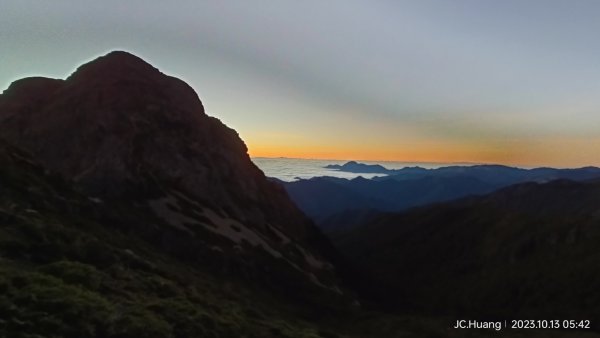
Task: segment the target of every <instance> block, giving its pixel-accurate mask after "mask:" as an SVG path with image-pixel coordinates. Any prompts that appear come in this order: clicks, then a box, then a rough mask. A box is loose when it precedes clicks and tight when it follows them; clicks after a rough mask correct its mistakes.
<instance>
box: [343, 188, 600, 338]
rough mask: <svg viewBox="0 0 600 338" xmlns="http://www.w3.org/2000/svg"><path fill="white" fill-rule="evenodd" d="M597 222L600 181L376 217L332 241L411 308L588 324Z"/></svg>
mask: <svg viewBox="0 0 600 338" xmlns="http://www.w3.org/2000/svg"><path fill="white" fill-rule="evenodd" d="M599 225H600V182H597V181H595V182H574V181H569V180H556V181H552V182H548V183H523V184H518V185H514V186H510V187H507V188H504V189H501V190H499V191H497V192H494V193H491V194H488V195H485V196H479V197H469V198H465V199H460V200H456V201H452V202H447V203H440V204H433V205H429V206H425V207H420V208H414V209H411V210H409V211H406V212H403V213H383V214H379V215H377V216H375V217H373V218H372V219H371V220H370V221H369V222H368V223H366V224H363V225H361V226H359V227H357V228H355V229H353V230H350V231H346V232H343V231H338V232H337V233H334V234H333V239H334V241H335V243H336V244H337V246H338V248H340V249H341V250H342V251H343V252H344V253H345V254H346V255H347V256H348V257H349V258H351V259H352V260H353V261H354V262H356V263H358V264H359V265H360V266H361V267H363V268H364V269H365V270H368V271H370V274H371V276H373V278H374V279H375V280H377V282H378V283H379V284H378V287H377V288H374V289H377V290H381V294H380V296H381V297H382V299H387V300H389V301H390V302H391V303H393V304H395V305H399V304H400V306H406V307H408V308H411V309H412V310H413V311H424V312H428V313H431V312H436V311H440V310H441V309H443V310H442V311H445V312H446V313H455V314H462V315H465V316H479V317H488V318H494V317H495V318H538V319H543V318H589V319H590V320H592V322H594V321H597V320H598V319H600V291H599V290H598V288H597V281H598V280H599V279H600V270H599V269H597V268H596V267H597V265H598V262H599V259H600V250H599V249H598V243H600V227H599ZM593 325H594V326H595V327H596V328H598V323H595V324H593Z"/></svg>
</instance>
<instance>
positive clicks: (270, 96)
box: [0, 0, 600, 167]
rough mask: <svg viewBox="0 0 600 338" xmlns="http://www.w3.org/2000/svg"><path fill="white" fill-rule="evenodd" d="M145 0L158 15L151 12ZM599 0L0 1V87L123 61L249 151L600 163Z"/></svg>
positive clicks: (521, 162) (568, 164)
mask: <svg viewBox="0 0 600 338" xmlns="http://www.w3.org/2000/svg"><path fill="white" fill-rule="evenodd" d="M149 3H151V4H149ZM599 17H600V1H596V0H564V1H553V0H544V1H542V0H527V1H522V0H502V1H497V0H453V1H447V0H439V1H432V0H414V1H354V0H344V1H338V0H327V1H275V0H273V1H246V0H240V1H234V0H228V1H216V0H215V1H191V0H187V1H177V2H173V3H171V2H166V1H164V2H158V1H156V2H154V1H148V0H143V1H142V0H136V1H112V0H109V1H96V2H91V1H80V0H77V1H75V0H74V1H61V0H53V1H43V0H40V1H30V0H19V1H16V0H15V1H3V2H2V4H0V86H1V87H2V88H6V87H7V86H8V85H9V84H10V82H12V81H13V80H15V79H18V78H22V77H24V76H31V75H44V76H50V77H59V78H64V77H66V76H67V75H68V74H70V73H71V72H72V71H73V70H74V69H75V68H76V67H77V66H78V65H80V64H81V63H83V62H86V61H89V60H91V59H93V58H95V57H96V56H99V55H102V54H105V53H106V52H108V51H110V50H115V49H121V50H127V51H130V52H132V53H134V54H137V55H138V56H140V57H142V58H144V59H145V60H147V61H148V62H150V63H152V64H153V65H154V66H156V67H157V68H159V69H161V70H162V71H163V72H165V73H168V74H170V75H174V76H177V77H180V78H182V79H183V80H185V81H187V82H188V83H189V84H190V85H192V87H194V88H195V89H196V91H197V92H198V94H199V96H200V98H201V99H202V101H203V103H204V105H205V107H206V108H207V113H208V114H210V115H212V116H216V117H218V118H220V119H221V120H222V121H223V122H225V123H226V124H227V125H229V126H230V127H232V128H235V129H236V130H237V131H238V132H239V133H240V135H241V137H242V138H243V139H244V140H245V142H246V144H247V145H248V147H249V150H250V154H251V155H252V156H287V157H309V158H330V159H332V158H335V159H370V160H400V161H429V162H479V163H482V162H487V163H504V164H513V165H523V166H541V165H546V166H557V167H575V166H583V165H600V38H599V34H600V20H598V18H599Z"/></svg>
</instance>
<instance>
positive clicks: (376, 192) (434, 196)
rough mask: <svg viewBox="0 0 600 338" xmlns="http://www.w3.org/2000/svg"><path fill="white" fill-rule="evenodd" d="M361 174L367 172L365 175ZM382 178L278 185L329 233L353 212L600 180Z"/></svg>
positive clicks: (413, 170)
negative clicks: (539, 185)
mask: <svg viewBox="0 0 600 338" xmlns="http://www.w3.org/2000/svg"><path fill="white" fill-rule="evenodd" d="M364 166H367V167H370V165H363V164H360V163H356V162H348V163H346V164H345V165H343V166H338V167H340V168H346V167H347V168H350V171H351V172H355V171H353V169H354V168H357V169H358V168H361V167H364ZM384 169H385V168H384ZM340 170H342V169H340ZM364 172H369V169H367V170H365V171H364ZM385 172H386V173H387V176H383V177H375V178H373V179H365V178H362V177H358V178H355V179H341V178H332V177H323V178H312V179H305V180H297V181H293V182H282V184H283V185H284V187H285V188H286V190H287V192H288V193H289V195H290V197H291V198H292V199H293V200H294V202H296V204H297V205H298V206H299V207H300V209H302V210H303V211H304V212H305V213H306V214H307V215H308V216H309V217H311V218H312V219H313V220H314V221H315V222H317V224H318V225H319V226H320V227H327V228H328V229H333V228H343V227H344V226H348V227H352V225H354V224H357V223H356V219H355V218H354V217H353V215H355V214H356V213H357V212H358V213H361V214H363V215H367V214H370V213H369V212H367V211H369V210H371V211H373V210H379V211H383V212H389V211H402V210H406V209H408V208H411V207H415V206H422V205H427V204H430V203H437V202H444V201H449V200H452V199H456V198H461V197H465V196H470V195H481V194H486V193H489V192H492V191H494V190H497V189H500V188H502V187H506V186H509V185H512V184H517V183H523V182H548V181H551V180H555V179H571V180H576V181H584V180H589V179H592V178H597V177H600V169H599V168H595V167H585V168H578V169H553V168H536V169H521V168H513V167H507V166H501V165H475V166H450V167H442V168H438V169H424V168H420V167H407V168H403V169H396V170H388V169H385ZM361 210H362V211H361ZM349 211H353V212H349ZM333 222H335V224H334V223H333ZM325 223H327V224H326V225H325Z"/></svg>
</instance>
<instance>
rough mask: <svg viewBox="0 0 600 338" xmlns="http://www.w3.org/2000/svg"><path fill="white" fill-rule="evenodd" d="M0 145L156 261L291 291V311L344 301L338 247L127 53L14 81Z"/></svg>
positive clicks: (3, 108) (185, 100)
mask: <svg viewBox="0 0 600 338" xmlns="http://www.w3.org/2000/svg"><path fill="white" fill-rule="evenodd" d="M0 137H2V138H5V139H6V140H7V141H8V142H9V143H11V144H13V145H16V146H18V147H20V148H22V149H24V150H26V151H27V152H30V153H31V154H32V158H33V159H34V160H35V161H36V162H39V163H40V164H41V165H42V166H43V167H44V168H45V169H49V170H50V171H53V172H56V173H57V174H59V175H60V176H61V177H63V178H64V179H65V180H67V181H69V182H73V183H74V184H75V185H76V186H77V187H78V188H81V191H82V193H83V194H85V195H86V196H89V197H90V198H92V199H93V200H94V201H96V202H98V203H99V204H106V205H110V208H108V209H107V210H117V211H118V212H117V214H118V216H116V217H114V218H113V219H110V220H109V223H110V224H113V223H114V224H118V226H119V227H122V228H123V230H124V231H127V232H129V233H130V234H131V235H132V236H136V237H138V238H139V239H141V240H144V241H145V242H147V243H149V244H150V245H152V246H154V247H156V248H157V249H158V250H160V251H161V252H164V253H166V254H169V255H173V256H175V257H177V258H178V259H180V260H182V261H186V262H190V263H193V264H199V265H201V266H205V267H213V268H214V269H216V270H217V271H219V272H226V273H229V274H232V275H235V276H237V277H239V278H248V279H249V280H250V281H252V282H256V283H260V284H263V285H266V286H269V287H271V288H272V289H273V291H277V292H279V293H280V294H282V295H284V294H288V293H289V290H295V292H294V293H289V294H290V295H289V297H291V298H296V299H297V301H300V302H311V301H313V302H319V301H320V300H321V299H322V298H321V297H325V298H328V297H329V298H331V299H332V304H334V303H336V302H338V304H345V303H349V302H352V301H353V300H352V296H350V295H347V294H346V292H345V291H343V289H342V287H341V285H340V284H339V279H338V277H337V275H336V272H335V269H334V268H333V265H332V263H331V261H332V260H335V259H336V254H335V250H334V249H333V248H332V247H331V245H330V244H329V242H328V241H327V240H326V239H325V238H324V237H323V235H321V233H320V232H319V231H318V230H317V229H316V228H315V227H314V226H313V225H312V223H311V221H310V220H309V219H308V218H306V217H305V216H304V215H303V214H302V212H301V211H299V210H298V209H297V208H296V207H295V205H294V204H293V203H292V202H291V201H290V200H289V198H288V197H287V194H286V193H285V191H284V189H282V188H281V186H279V185H278V184H276V183H273V182H269V181H268V180H267V179H266V178H265V176H264V174H263V173H262V172H261V171H260V170H259V169H258V168H257V167H256V166H255V165H254V164H253V163H252V162H251V161H250V159H249V157H248V154H247V149H246V146H245V145H244V143H243V142H242V140H241V139H240V138H239V137H238V135H237V133H236V132H235V131H233V130H232V129H229V128H227V127H226V126H225V125H223V124H222V123H221V122H220V121H219V120H217V119H215V118H212V117H209V116H207V115H206V114H205V113H204V108H203V106H202V103H201V102H200V100H199V99H198V97H197V95H196V94H195V92H194V91H193V90H192V89H191V88H190V87H189V86H188V85H187V84H185V83H184V82H183V81H181V80H178V79H176V78H173V77H170V76H167V75H164V74H162V73H161V72H160V71H158V70H157V69H155V68H154V67H152V66H151V65H149V64H148V63H146V62H145V61H143V60H141V59H140V58H138V57H136V56H134V55H131V54H128V53H126V52H112V53H109V54H107V55H105V56H103V57H100V58H98V59H96V60H93V61H92V62H90V63H88V64H85V65H83V66H81V67H79V68H78V69H77V71H76V72H74V73H73V74H72V75H71V76H69V77H68V78H67V79H66V80H55V79H46V78H27V79H22V80H19V81H16V82H14V83H13V84H12V85H11V86H10V87H9V88H8V89H7V90H6V91H4V93H3V94H2V95H0ZM109 214H110V213H109ZM115 226H117V225H115ZM311 295H312V296H311ZM334 299H337V300H334Z"/></svg>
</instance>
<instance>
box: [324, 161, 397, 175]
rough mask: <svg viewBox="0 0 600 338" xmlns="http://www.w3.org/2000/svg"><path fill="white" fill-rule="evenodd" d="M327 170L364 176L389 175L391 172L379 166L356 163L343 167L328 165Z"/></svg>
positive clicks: (345, 164) (351, 162) (348, 163)
mask: <svg viewBox="0 0 600 338" xmlns="http://www.w3.org/2000/svg"><path fill="white" fill-rule="evenodd" d="M325 168H327V169H334V170H340V171H345V172H350V173H363V174H387V173H388V172H390V170H389V169H386V168H385V167H384V166H382V165H379V164H364V163H358V162H356V161H350V162H346V163H344V164H343V165H339V164H329V165H326V166H325Z"/></svg>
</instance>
